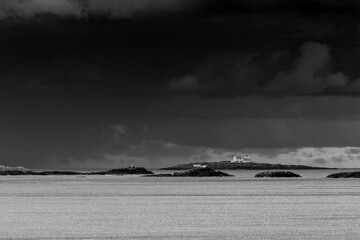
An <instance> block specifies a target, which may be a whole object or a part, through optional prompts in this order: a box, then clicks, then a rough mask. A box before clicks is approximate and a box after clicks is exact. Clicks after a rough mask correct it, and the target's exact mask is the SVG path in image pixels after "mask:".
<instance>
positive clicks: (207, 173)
mask: <svg viewBox="0 0 360 240" xmlns="http://www.w3.org/2000/svg"><path fill="white" fill-rule="evenodd" d="M144 177H233V175H230V174H227V173H224V172H220V171H215V170H214V169H211V168H208V167H205V168H193V169H190V170H188V171H185V172H175V173H174V174H152V175H145V176H144Z"/></svg>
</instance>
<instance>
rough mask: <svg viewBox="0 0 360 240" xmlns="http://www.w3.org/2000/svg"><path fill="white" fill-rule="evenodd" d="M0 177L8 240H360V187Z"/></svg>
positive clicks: (321, 182)
mask: <svg viewBox="0 0 360 240" xmlns="http://www.w3.org/2000/svg"><path fill="white" fill-rule="evenodd" d="M228 172H229V173H232V174H235V175H236V176H235V177H234V178H142V177H137V176H121V177H120V176H17V177H11V176H4V177H0V238H2V239H9V238H14V239H21V238H23V239H360V179H324V177H325V176H326V175H328V174H329V173H332V172H338V171H337V170H335V171H334V170H310V171H293V172H296V173H299V174H301V175H303V176H304V178H301V179H254V178H253V176H254V174H255V173H257V172H259V171H228Z"/></svg>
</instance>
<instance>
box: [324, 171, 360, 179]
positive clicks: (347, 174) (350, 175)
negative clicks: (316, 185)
mask: <svg viewBox="0 0 360 240" xmlns="http://www.w3.org/2000/svg"><path fill="white" fill-rule="evenodd" d="M326 178H360V171H358V172H340V173H334V174H330V175H329V176H327V177H326Z"/></svg>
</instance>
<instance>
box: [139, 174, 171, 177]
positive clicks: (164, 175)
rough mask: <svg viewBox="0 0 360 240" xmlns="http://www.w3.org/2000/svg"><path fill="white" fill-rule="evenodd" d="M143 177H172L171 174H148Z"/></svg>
mask: <svg viewBox="0 0 360 240" xmlns="http://www.w3.org/2000/svg"><path fill="white" fill-rule="evenodd" d="M143 177H173V175H172V174H149V175H144V176H143Z"/></svg>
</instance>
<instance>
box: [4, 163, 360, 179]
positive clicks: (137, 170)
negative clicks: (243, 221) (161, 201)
mask: <svg viewBox="0 0 360 240" xmlns="http://www.w3.org/2000/svg"><path fill="white" fill-rule="evenodd" d="M310 169H319V168H310ZM320 169H322V168H320ZM180 170H184V169H180ZM225 170H229V169H225ZM230 170H237V169H230ZM245 170H256V169H245ZM271 170H272V171H265V172H260V173H257V174H255V176H254V177H256V178H258V177H271V178H281V177H285V178H288V177H301V176H300V175H298V174H296V173H292V172H289V171H273V170H274V169H271ZM298 170H304V169H298ZM305 170H306V169H305ZM1 175H2V176H7V175H10V176H18V175H33V176H56V175H64V176H66V175H68V176H74V175H141V176H144V177H233V176H234V175H231V174H228V173H225V172H221V171H216V170H215V169H214V168H211V167H205V168H194V167H193V168H191V169H185V170H184V171H181V172H174V173H173V174H169V173H166V174H161V173H160V174H155V173H154V172H152V171H149V170H147V169H146V168H143V167H134V166H130V167H127V168H116V169H111V170H107V171H95V172H81V171H57V170H54V171H35V170H31V169H27V168H24V167H6V166H1V165H0V176H1ZM325 178H360V171H353V172H350V171H349V172H339V173H333V174H330V175H328V176H326V177H325Z"/></svg>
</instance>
